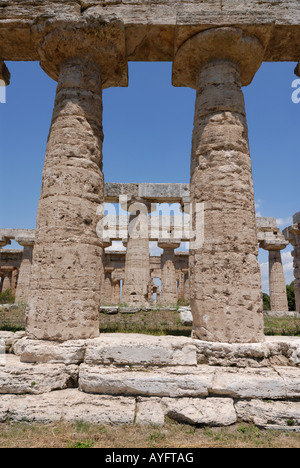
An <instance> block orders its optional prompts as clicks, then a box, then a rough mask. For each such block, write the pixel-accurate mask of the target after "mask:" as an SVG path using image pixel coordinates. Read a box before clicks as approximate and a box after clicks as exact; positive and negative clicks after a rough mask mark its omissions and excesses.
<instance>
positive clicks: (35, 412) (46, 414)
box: [0, 389, 135, 424]
mask: <svg viewBox="0 0 300 468" xmlns="http://www.w3.org/2000/svg"><path fill="white" fill-rule="evenodd" d="M134 416H135V400H134V399H133V398H115V397H106V396H103V397H100V396H99V395H97V396H94V395H87V394H84V393H80V392H79V391H78V390H76V389H68V390H61V391H57V392H52V393H45V394H43V395H21V396H16V395H3V396H1V399H0V422H5V421H7V420H9V421H12V422H19V421H26V422H30V423H33V422H34V423H40V424H50V423H55V422H59V421H68V422H76V421H85V422H89V423H92V424H133V423H134Z"/></svg>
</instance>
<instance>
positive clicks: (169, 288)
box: [158, 239, 180, 306]
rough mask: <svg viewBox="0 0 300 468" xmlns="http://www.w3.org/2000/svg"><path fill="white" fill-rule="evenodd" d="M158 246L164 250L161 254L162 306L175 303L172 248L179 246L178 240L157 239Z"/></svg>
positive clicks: (175, 289) (175, 288)
mask: <svg viewBox="0 0 300 468" xmlns="http://www.w3.org/2000/svg"><path fill="white" fill-rule="evenodd" d="M158 247H159V248H160V249H163V250H164V252H163V254H162V256H161V298H160V303H161V304H162V305H164V306H166V305H175V304H176V303H177V287H176V268H175V261H174V260H175V254H174V250H175V249H178V247H180V242H175V241H173V240H172V239H170V240H168V239H167V240H160V241H158Z"/></svg>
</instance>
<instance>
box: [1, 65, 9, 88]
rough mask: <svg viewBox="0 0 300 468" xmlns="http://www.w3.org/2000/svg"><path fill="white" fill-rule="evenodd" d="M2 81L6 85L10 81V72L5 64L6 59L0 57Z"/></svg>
mask: <svg viewBox="0 0 300 468" xmlns="http://www.w3.org/2000/svg"><path fill="white" fill-rule="evenodd" d="M0 81H4V83H5V86H8V85H9V83H10V72H9V70H8V68H7V66H6V65H5V63H4V61H3V60H1V59H0Z"/></svg>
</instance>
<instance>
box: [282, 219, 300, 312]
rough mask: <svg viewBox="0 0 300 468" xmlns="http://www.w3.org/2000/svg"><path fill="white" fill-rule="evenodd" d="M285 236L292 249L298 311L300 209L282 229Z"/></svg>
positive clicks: (298, 309)
mask: <svg viewBox="0 0 300 468" xmlns="http://www.w3.org/2000/svg"><path fill="white" fill-rule="evenodd" d="M283 233H284V235H285V238H286V239H287V240H288V241H289V242H290V243H291V244H292V246H293V247H294V250H293V252H292V255H293V258H294V276H295V281H294V290H295V301H296V311H297V312H300V211H299V212H298V213H296V214H295V215H294V217H293V224H292V226H289V227H287V228H286V229H284V231H283Z"/></svg>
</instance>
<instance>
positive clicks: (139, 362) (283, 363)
mask: <svg viewBox="0 0 300 468" xmlns="http://www.w3.org/2000/svg"><path fill="white" fill-rule="evenodd" d="M2 3H3V2H2ZM299 24H300V13H299V5H298V1H297V0H290V1H288V2H286V1H277V2H269V1H256V0H253V1H252V2H250V3H249V2H239V1H235V0H222V1H221V2H220V1H219V0H210V1H208V2H203V1H200V0H199V1H197V0H196V1H189V0H185V1H179V0H178V1H176V0H175V1H170V0H157V1H156V2H153V3H151V2H149V1H145V0H136V1H130V2H126V1H121V0H120V1H112V2H105V1H103V0H89V2H85V1H84V0H81V1H77V0H74V1H72V0H66V1H58V0H55V1H51V2H50V1H48V0H43V1H41V2H32V1H29V0H20V1H18V2H13V1H11V0H7V1H6V2H5V3H4V4H0V79H1V80H2V82H4V83H5V84H6V85H8V84H9V81H10V79H11V77H10V73H9V61H39V62H40V64H41V67H42V69H43V70H44V71H45V73H47V74H48V75H49V76H50V77H51V78H53V79H54V80H55V81H57V83H58V84H57V92H56V98H55V103H54V109H53V116H52V122H51V127H50V132H49V138H48V142H47V151H46V156H45V164H44V170H43V176H42V188H41V196H40V201H39V207H38V213H37V223H36V229H35V231H34V232H30V233H29V232H22V231H18V230H16V231H13V230H9V229H8V230H4V229H3V231H1V232H0V246H5V245H7V244H9V242H10V240H11V239H14V240H15V241H16V242H18V243H19V244H20V246H23V247H24V249H23V250H22V251H21V250H20V251H17V252H16V251H15V252H14V251H9V250H6V249H3V250H1V251H0V276H1V278H2V280H1V287H2V290H3V289H5V288H7V287H10V288H11V289H12V290H13V291H14V292H15V293H16V297H17V299H18V300H24V301H25V302H26V303H27V312H26V332H25V334H24V336H20V335H17V336H16V335H14V334H12V335H10V334H6V335H5V334H4V335H2V336H1V335H0V339H1V340H2V341H4V347H3V349H4V351H9V352H10V354H4V362H2V361H1V362H0V393H1V394H2V395H1V398H0V420H2V419H1V418H4V419H5V418H6V416H7V415H8V414H9V415H10V417H11V418H12V419H13V420H18V418H21V417H22V418H23V419H25V420H28V421H36V420H38V421H43V422H49V421H54V420H61V419H63V420H76V418H77V419H86V420H90V421H93V422H105V423H115V424H116V423H135V422H137V423H141V424H143V423H151V422H152V423H153V422H154V423H156V424H163V421H164V418H165V416H166V415H168V416H170V417H173V418H175V419H177V420H179V421H185V422H189V423H192V424H208V425H230V424H234V423H235V422H236V421H237V420H244V421H251V422H254V423H255V424H258V425H261V426H263V427H269V426H271V427H280V428H282V427H283V428H289V429H290V428H291V425H290V424H289V423H288V422H287V421H290V420H293V422H294V423H293V425H292V426H293V428H295V430H297V428H298V429H299V426H300V416H299V414H300V410H299V395H300V386H299V385H300V384H299V382H300V379H299V365H300V342H299V338H291V339H286V338H283V337H276V338H274V339H273V338H272V339H268V338H267V337H265V336H264V321H263V302H262V290H261V277H260V268H259V263H258V258H257V256H258V249H259V247H261V248H262V249H265V250H267V251H269V265H270V294H271V304H272V308H273V309H274V310H279V309H280V310H281V311H283V312H284V311H286V310H287V303H286V298H285V297H284V276H283V271H282V263H281V254H280V252H281V250H282V249H284V248H285V247H286V246H287V245H288V243H291V244H292V245H293V247H294V266H295V278H296V280H295V290H296V302H297V310H298V309H299V307H300V297H299V291H300V289H299V288H300V286H299V255H300V253H299V252H300V249H299V213H297V214H296V215H295V216H294V220H293V221H294V222H293V225H292V226H291V227H289V228H287V229H286V230H285V231H284V233H280V232H279V230H278V228H277V226H276V224H274V221H272V220H270V219H269V220H268V219H265V220H264V221H263V220H258V221H257V220H256V216H255V205H254V190H253V179H252V168H251V157H250V150H249V139H248V128H247V118H246V110H245V103H244V97H243V92H242V87H243V86H249V85H251V82H252V80H253V78H254V76H255V74H256V72H257V71H258V69H259V68H260V66H261V64H262V62H265V61H269V62H281V61H289V62H297V63H298V62H299V58H300V40H299V39H300V33H299ZM129 61H172V63H173V76H172V84H173V85H174V86H178V87H191V88H193V89H195V90H196V102H195V116H194V131H193V135H192V154H191V181H190V184H189V185H188V187H187V186H185V187H184V185H182V184H179V185H177V186H174V187H172V184H165V186H164V187H163V186H161V187H160V188H159V190H158V193H157V192H156V193H153V189H154V188H155V187H154V185H155V184H154V185H153V184H131V187H128V186H126V184H124V185H122V184H112V185H111V186H110V187H109V186H108V185H107V186H106V184H105V180H104V174H103V167H102V144H103V138H104V135H103V126H102V90H103V89H106V88H109V87H114V86H118V87H126V86H127V84H128V62H129ZM295 72H296V73H298V74H299V66H297V68H296V71H295ZM173 189H174V192H173ZM187 197H188V202H187ZM116 198H117V200H118V203H120V205H121V206H122V209H123V210H124V211H125V212H126V213H127V219H128V229H127V234H128V235H127V236H126V238H124V237H123V234H124V229H123V224H122V223H123V221H122V219H121V218H119V219H118V217H116V222H115V224H114V226H113V227H114V230H115V234H112V235H110V232H106V231H110V228H111V225H110V224H109V223H108V224H106V225H105V212H104V204H105V202H110V203H116ZM161 202H165V203H178V204H179V205H180V206H181V207H182V210H183V212H184V205H185V204H186V203H188V205H189V208H188V212H186V214H188V215H189V218H190V226H189V233H188V235H187V236H186V235H185V234H186V230H185V229H182V230H181V233H180V234H179V233H178V229H177V224H176V223H175V224H174V223H173V225H172V223H170V224H169V230H168V231H165V230H164V223H162V225H161V224H160V223H159V222H158V225H156V224H155V220H153V221H154V225H152V224H151V226H150V228H149V218H152V216H151V215H152V214H153V213H154V211H155V205H156V204H157V203H161ZM153 218H154V216H153ZM158 220H159V218H158ZM156 221H157V219H156ZM105 226H106V227H108V229H106V228H105ZM121 234H122V236H121ZM116 240H117V241H120V242H123V245H124V247H126V253H125V254H122V253H121V252H118V253H114V252H108V251H106V250H105V249H107V248H108V247H109V246H110V245H111V243H112V242H113V241H116ZM151 241H155V242H158V246H159V247H160V248H162V249H163V254H162V256H161V257H160V258H159V260H157V259H153V258H152V259H151V257H150V255H149V242H151ZM183 241H186V242H189V250H188V251H187V252H186V253H183V254H178V253H176V251H177V249H178V247H179V246H180V244H181V242H183ZM29 271H30V274H29ZM154 278H159V280H160V281H161V291H160V295H161V297H160V302H161V303H163V304H165V305H168V304H170V303H174V302H175V303H176V301H177V300H178V298H180V297H183V298H187V299H188V301H189V302H190V304H191V312H192V316H193V333H192V337H191V338H183V337H179V338H178V337H145V336H141V335H135V336H123V335H121V336H120V335H115V336H113V335H106V336H104V335H103V334H101V327H100V329H99V307H100V305H101V303H102V304H103V303H105V302H112V301H114V302H118V299H121V295H120V294H121V293H120V286H121V282H122V301H124V302H126V303H128V305H136V304H141V305H143V304H146V303H149V298H150V301H151V297H153V293H154V290H155V284H153V282H152V280H153V279H154ZM156 294H157V290H156ZM129 366H130V369H129ZM145 369H147V372H143V370H145ZM33 375H34V385H32V382H33ZM23 394H26V396H25V397H23ZM266 399H268V401H270V402H268V403H266ZM74 405H77V409H76V411H74ZM266 405H267V406H268V407H266ZM51 408H52V411H51ZM53 408H55V411H53ZM87 408H88V410H86V409H87ZM257 408H259V412H258V409H257ZM283 408H284V409H283ZM270 411H271V413H272V416H271V417H270ZM258 413H259V414H258ZM270 420H271V422H270Z"/></svg>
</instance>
